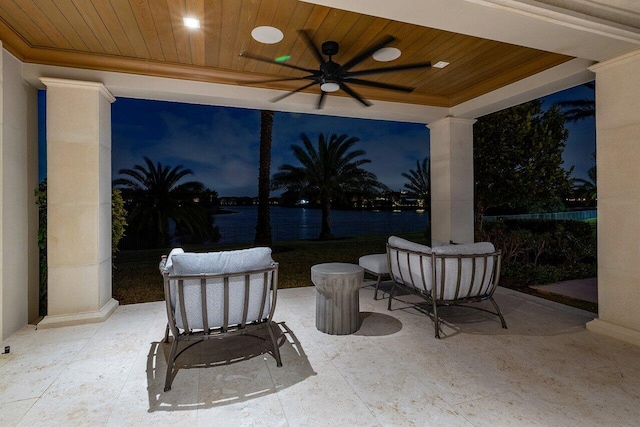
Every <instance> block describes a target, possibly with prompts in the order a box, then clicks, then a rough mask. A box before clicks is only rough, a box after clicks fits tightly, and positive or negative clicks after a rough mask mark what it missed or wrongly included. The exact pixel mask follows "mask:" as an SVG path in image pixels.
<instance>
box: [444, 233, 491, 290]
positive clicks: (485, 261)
mask: <svg viewBox="0 0 640 427" xmlns="http://www.w3.org/2000/svg"><path fill="white" fill-rule="evenodd" d="M432 255H433V265H434V266H433V270H434V271H435V275H434V276H433V289H434V292H433V297H434V298H435V299H436V300H438V301H455V300H459V299H467V298H478V297H483V296H488V295H492V294H493V291H494V290H495V288H496V286H497V285H498V280H499V274H500V259H501V255H500V252H496V250H495V247H494V246H493V244H491V243H489V242H479V243H471V244H466V245H450V246H439V247H435V248H433V250H432Z"/></svg>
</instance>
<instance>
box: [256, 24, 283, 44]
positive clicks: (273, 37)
mask: <svg viewBox="0 0 640 427" xmlns="http://www.w3.org/2000/svg"><path fill="white" fill-rule="evenodd" d="M251 37H253V39H254V40H256V41H259V42H260V43H264V44H274V43H278V42H279V41H280V40H282V38H283V37H284V35H283V34H282V31H280V30H279V29H277V28H275V27H269V26H262V27H256V28H254V29H253V31H251Z"/></svg>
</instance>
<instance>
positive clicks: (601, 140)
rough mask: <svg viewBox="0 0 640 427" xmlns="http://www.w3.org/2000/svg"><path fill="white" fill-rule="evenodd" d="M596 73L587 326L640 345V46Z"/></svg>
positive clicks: (599, 65)
mask: <svg viewBox="0 0 640 427" xmlns="http://www.w3.org/2000/svg"><path fill="white" fill-rule="evenodd" d="M591 70H592V71H594V72H595V73H596V135H597V136H596V147H597V165H598V182H597V184H598V318H597V319H595V320H593V321H591V322H589V323H588V324H587V328H588V329H590V330H592V331H594V332H598V333H602V334H605V335H609V336H612V337H614V338H618V339H621V340H624V341H627V342H630V343H633V344H635V345H640V310H639V309H638V304H639V303H640V262H638V260H639V257H640V219H639V218H640V77H638V76H640V51H636V52H632V53H630V54H627V55H624V56H621V57H618V58H614V59H612V60H609V61H606V62H603V63H601V64H597V65H595V66H593V67H592V68H591Z"/></svg>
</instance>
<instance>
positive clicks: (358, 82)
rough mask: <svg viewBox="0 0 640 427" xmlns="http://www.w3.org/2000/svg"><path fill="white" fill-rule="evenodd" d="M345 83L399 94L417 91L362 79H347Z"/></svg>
mask: <svg viewBox="0 0 640 427" xmlns="http://www.w3.org/2000/svg"><path fill="white" fill-rule="evenodd" d="M345 81H347V82H349V83H351V84H354V85H362V86H371V87H377V88H380V89H390V90H397V91H399V92H407V93H410V92H413V91H414V89H415V88H412V87H409V86H400V85H393V84H389V83H378V82H370V81H369V80H361V79H345Z"/></svg>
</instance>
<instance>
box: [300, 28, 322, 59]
mask: <svg viewBox="0 0 640 427" xmlns="http://www.w3.org/2000/svg"><path fill="white" fill-rule="evenodd" d="M298 33H299V34H300V35H301V36H302V38H303V39H304V41H305V43H307V46H308V47H309V49H310V50H311V52H312V53H313V56H315V57H316V59H317V60H318V63H320V65H322V64H324V63H325V62H327V61H326V60H325V59H324V56H323V55H322V52H320V49H318V46H316V45H315V44H314V43H313V40H312V39H311V36H310V35H309V33H307V30H298Z"/></svg>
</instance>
